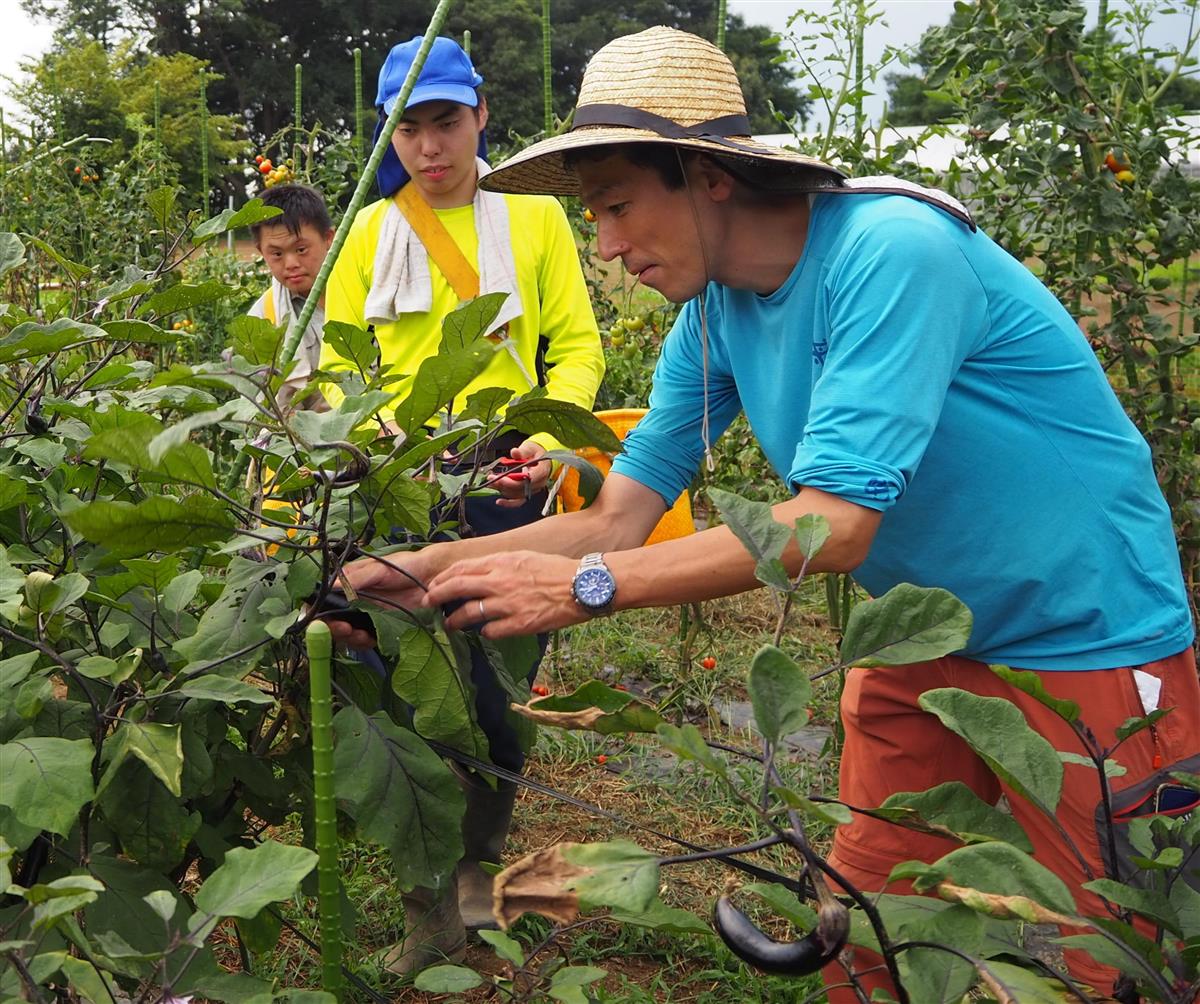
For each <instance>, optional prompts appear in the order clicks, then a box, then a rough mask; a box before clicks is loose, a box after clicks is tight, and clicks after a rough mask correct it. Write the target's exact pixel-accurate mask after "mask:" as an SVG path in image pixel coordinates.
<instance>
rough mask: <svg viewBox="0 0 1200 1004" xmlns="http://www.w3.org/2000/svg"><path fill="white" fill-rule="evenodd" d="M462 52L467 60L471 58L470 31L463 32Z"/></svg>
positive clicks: (468, 29) (467, 29)
mask: <svg viewBox="0 0 1200 1004" xmlns="http://www.w3.org/2000/svg"><path fill="white" fill-rule="evenodd" d="M463 52H465V53H466V54H467V58H468V59H470V58H471V29H470V28H466V29H464V30H463Z"/></svg>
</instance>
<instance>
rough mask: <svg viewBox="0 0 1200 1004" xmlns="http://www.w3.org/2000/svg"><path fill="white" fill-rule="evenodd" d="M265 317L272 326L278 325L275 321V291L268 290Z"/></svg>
mask: <svg viewBox="0 0 1200 1004" xmlns="http://www.w3.org/2000/svg"><path fill="white" fill-rule="evenodd" d="M263 317H265V318H266V319H267V320H268V321H270V322H271V323H272V324H275V323H277V322H276V320H275V290H274V289H268V290H267V295H266V298H265V299H264V300H263Z"/></svg>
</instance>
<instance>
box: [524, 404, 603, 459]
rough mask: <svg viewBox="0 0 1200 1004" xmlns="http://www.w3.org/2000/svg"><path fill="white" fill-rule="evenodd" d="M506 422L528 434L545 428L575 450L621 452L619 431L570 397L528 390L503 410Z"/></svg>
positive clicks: (563, 443)
mask: <svg viewBox="0 0 1200 1004" xmlns="http://www.w3.org/2000/svg"><path fill="white" fill-rule="evenodd" d="M504 422H505V424H506V425H511V426H512V427H513V428H514V429H519V430H520V431H521V432H523V433H525V434H526V435H533V434H535V433H538V432H546V433H549V434H550V435H551V436H553V437H554V438H555V439H556V440H558V441H559V442H560V443H562V445H563V446H567V447H570V448H571V449H572V450H581V449H583V448H584V447H585V446H592V447H595V448H596V449H597V450H602V451H603V452H605V453H620V452H621V441H620V440H619V439H618V438H617V434H616V433H615V432H613V431H612V429H610V428H609V427H608V426H607V425H605V424H604V423H603V422H601V421H600V419H598V418H597V417H596V416H595V415H593V414H592V413H591V412H590V411H588V410H587V409H586V408H581V407H579V405H577V404H571V403H570V402H569V401H556V400H555V399H554V398H549V397H545V396H540V395H539V396H535V395H532V394H526V395H525V396H524V397H523V398H522V399H521V400H520V401H518V402H517V403H516V404H514V405H513V406H512V407H511V408H509V409H508V411H506V412H505V413H504Z"/></svg>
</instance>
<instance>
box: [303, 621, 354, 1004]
mask: <svg viewBox="0 0 1200 1004" xmlns="http://www.w3.org/2000/svg"><path fill="white" fill-rule="evenodd" d="M304 639H305V642H306V644H307V648H308V689H309V708H310V710H311V713H312V763H313V809H314V815H315V816H316V823H317V834H316V838H317V839H316V844H317V910H318V924H319V926H320V931H321V988H322V989H323V990H324V991H325V992H326V993H327V994H332V995H333V997H334V998H335V999H336V1000H339V1001H340V1000H341V999H342V992H343V990H344V984H343V982H342V898H341V890H340V881H339V878H338V835H337V805H336V802H335V801H334V787H333V695H332V685H331V681H330V669H329V663H330V657H331V655H332V652H333V640H332V637H331V636H330V633H329V625H327V624H326V623H325V622H324V621H313V622H312V623H311V624H309V625H308V628H307V630H306V631H305V632H304Z"/></svg>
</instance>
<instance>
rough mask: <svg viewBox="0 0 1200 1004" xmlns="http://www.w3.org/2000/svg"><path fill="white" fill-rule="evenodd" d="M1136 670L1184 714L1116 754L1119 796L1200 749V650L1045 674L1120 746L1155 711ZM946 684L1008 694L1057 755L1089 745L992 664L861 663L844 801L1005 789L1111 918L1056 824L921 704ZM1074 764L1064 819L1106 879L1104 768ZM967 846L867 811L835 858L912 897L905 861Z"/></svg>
mask: <svg viewBox="0 0 1200 1004" xmlns="http://www.w3.org/2000/svg"><path fill="white" fill-rule="evenodd" d="M1134 670H1141V671H1142V672H1143V673H1148V674H1150V675H1151V676H1153V677H1156V678H1157V679H1159V680H1161V682H1162V691H1161V695H1160V697H1159V700H1158V707H1160V708H1173V709H1174V710H1173V711H1171V713H1170V714H1168V715H1166V716H1165V717H1163V718H1161V719H1160V720H1159V721H1158V722H1157V724H1156V725H1155V726H1154V727H1153V728H1151V729H1144V730H1143V731H1142V732H1140V733H1138V734H1137V735H1135V736H1133V737H1132V738H1130V739H1129V740H1127V741H1126V742H1125V743H1124V744H1123V745H1122V746H1121V748H1120V749H1119V750H1118V751H1117V752H1116V754H1115V756H1114V759H1115V760H1116V761H1117V762H1118V763H1120V764H1121V765H1122V766H1123V767H1125V768H1126V773H1125V774H1124V775H1123V776H1122V777H1119V778H1114V779H1112V782H1111V784H1112V788H1113V792H1114V799H1118V798H1119V796H1120V792H1121V791H1122V790H1125V789H1129V788H1132V787H1134V786H1137V785H1138V784H1139V783H1141V782H1145V781H1146V780H1147V779H1149V778H1151V777H1152V776H1154V775H1156V774H1161V775H1162V776H1163V780H1164V781H1166V780H1168V778H1167V777H1166V773H1167V771H1169V770H1170V769H1171V768H1172V766H1173V765H1177V764H1179V763H1180V762H1181V761H1183V760H1185V759H1187V758H1188V757H1191V756H1195V755H1196V754H1197V753H1198V752H1200V683H1198V681H1197V676H1196V660H1195V653H1194V652H1193V651H1192V649H1190V648H1189V649H1188V650H1186V651H1184V652H1180V653H1179V654H1177V655H1175V656H1172V657H1170V658H1167V659H1160V660H1158V661H1156V662H1151V663H1146V664H1144V665H1141V666H1126V667H1122V668H1119V669H1106V670H1089V671H1079V672H1071V671H1058V672H1049V671H1045V672H1040V673H1038V676H1039V677H1040V678H1041V680H1042V683H1043V685H1044V686H1045V688H1046V690H1047V691H1048V692H1049V693H1050V694H1051V695H1052V696H1053V697H1057V698H1062V699H1065V700H1071V701H1074V702H1076V703H1077V704H1078V705H1079V708H1080V720H1081V721H1082V722H1083V723H1084V724H1085V725H1087V726H1089V727H1090V728H1091V729H1092V731H1093V732H1094V733H1095V736H1096V738H1097V740H1098V741H1099V742H1100V743H1101V745H1102V746H1104V747H1111V746H1113V745H1114V744H1115V743H1116V741H1117V739H1116V730H1117V729H1118V728H1119V727H1120V726H1121V725H1122V724H1124V723H1125V721H1126V720H1128V719H1130V718H1140V717H1142V716H1143V715H1144V714H1145V711H1144V710H1143V705H1142V701H1141V699H1140V697H1139V694H1138V690H1137V687H1136V684H1135V677H1134ZM938 687H959V688H961V689H963V690H968V691H970V692H972V693H974V694H979V695H981V696H984V697H1003V698H1006V699H1008V700H1009V701H1012V702H1013V703H1014V704H1015V705H1017V707H1019V708H1020V709H1021V711H1022V712H1023V713H1024V715H1025V718H1026V720H1027V721H1028V723H1029V725H1030V727H1031V728H1032V729H1033V730H1034V731H1036V732H1038V733H1040V734H1041V735H1042V736H1044V737H1045V738H1046V739H1047V740H1049V742H1050V744H1051V745H1052V746H1053V747H1054V748H1055V749H1056V750H1059V751H1065V752H1072V753H1084V752H1085V751H1084V749H1083V746H1082V744H1081V742H1080V740H1079V738H1078V737H1077V736H1076V735H1075V733H1074V732H1073V731H1072V729H1071V728H1070V726H1069V725H1068V724H1067V723H1066V722H1065V721H1063V720H1062V719H1061V718H1060V717H1059V716H1058V715H1056V714H1055V713H1054V712H1053V711H1051V710H1050V709H1049V708H1047V707H1045V706H1044V705H1043V704H1041V703H1040V702H1038V701H1036V700H1034V699H1033V698H1032V697H1030V696H1029V695H1027V694H1025V693H1024V692H1023V691H1020V690H1018V689H1017V688H1016V687H1013V686H1012V685H1010V684H1008V683H1007V682H1005V681H1004V680H1002V679H1001V678H1000V677H998V676H996V675H995V674H994V673H992V672H991V671H990V670H989V669H988V668H987V666H985V665H984V664H983V663H979V662H975V661H973V660H971V659H964V658H962V657H959V656H947V657H946V658H943V659H936V660H934V661H932V662H925V663H915V664H913V665H908V666H889V667H883V668H878V669H875V668H872V669H864V668H855V669H852V670H850V672H849V673H848V675H847V677H846V688H845V692H844V694H843V695H842V721H843V723H844V724H845V728H846V744H845V749H844V751H843V754H842V762H841V776H840V797H841V799H842V800H843V801H844V802H846V803H847V804H849V805H853V806H858V807H863V808H874V807H876V806H878V805H880V804H881V803H882V802H883V801H884V800H885V799H886V798H887V797H888V796H889V795H891V794H893V793H895V792H898V791H924V790H926V789H928V788H932V787H934V786H936V785H939V784H942V783H944V782H946V781H961V782H963V783H964V784H966V785H967V786H968V787H970V788H971V789H972V790H973V791H974V792H975V793H976V794H977V795H978V796H979V797H980V798H982V799H983V800H984V801H986V802H988V803H992V804H994V803H995V802H996V801H997V800H998V798H999V797H1000V795H1001V794H1004V795H1006V796H1007V798H1008V803H1009V805H1010V806H1011V808H1012V814H1013V816H1014V818H1015V819H1016V821H1017V822H1018V823H1019V824H1020V825H1021V826H1022V827H1023V828H1024V830H1025V832H1026V833H1027V834H1028V835H1029V839H1030V841H1031V842H1032V843H1033V848H1034V857H1035V858H1036V859H1037V860H1038V861H1039V862H1040V863H1041V864H1043V865H1045V866H1046V867H1047V868H1049V869H1050V870H1051V871H1053V872H1054V873H1055V874H1056V875H1058V876H1059V877H1060V878H1061V879H1062V880H1063V881H1064V882H1066V883H1067V886H1068V888H1070V890H1071V893H1072V895H1073V896H1074V897H1075V902H1076V905H1077V907H1078V912H1079V913H1080V914H1084V915H1088V914H1090V915H1092V916H1107V915H1108V914H1107V913H1106V912H1105V909H1104V906H1103V905H1102V903H1101V900H1100V899H1099V897H1097V896H1096V895H1095V894H1094V893H1091V892H1088V891H1086V890H1084V889H1081V888H1080V886H1081V883H1083V882H1085V881H1087V877H1086V875H1085V874H1084V872H1083V869H1082V867H1081V866H1080V864H1079V861H1078V859H1077V858H1076V857H1075V855H1074V854H1073V853H1072V852H1071V850H1070V849H1069V848H1068V847H1067V846H1066V844H1065V842H1064V841H1063V839H1062V837H1061V835H1060V834H1059V832H1058V831H1057V830H1056V829H1055V827H1054V826H1053V824H1052V823H1051V821H1050V820H1048V819H1047V818H1046V817H1045V816H1044V815H1043V814H1042V813H1041V812H1040V811H1039V810H1037V809H1036V808H1034V807H1033V806H1032V805H1030V804H1029V803H1028V802H1026V801H1025V800H1024V799H1023V798H1021V796H1020V795H1018V794H1016V793H1015V792H1013V791H1011V790H1008V789H1007V788H1006V786H1004V785H1002V784H1001V783H1000V781H999V779H997V777H996V776H995V775H994V774H993V773H992V772H991V771H990V770H989V769H988V767H987V766H986V764H984V762H983V761H982V760H981V759H980V758H979V757H978V756H977V755H976V754H975V753H974V752H973V751H972V750H971V748H970V747H969V746H968V745H967V744H966V742H964V741H963V740H962V739H961V738H959V736H957V735H956V734H955V733H953V732H951V731H950V730H949V729H947V728H945V727H944V726H943V725H942V723H941V722H940V721H939V720H938V719H937V718H936V717H935V716H934V715H932V714H929V713H928V712H926V711H924V710H923V709H922V708H921V707H920V705H919V704H918V703H917V699H918V697H920V695H921V694H922V693H923V692H924V691H926V690H932V689H935V688H938ZM1064 767H1065V770H1064V777H1063V789H1062V798H1061V801H1060V802H1059V806H1058V812H1057V817H1058V822H1059V823H1060V824H1061V825H1062V826H1063V828H1064V829H1065V830H1066V832H1067V833H1068V834H1070V836H1071V838H1072V840H1074V842H1075V844H1076V846H1077V847H1078V848H1079V850H1080V852H1081V853H1082V855H1083V857H1084V858H1085V859H1086V860H1087V861H1088V863H1089V865H1090V866H1091V868H1092V870H1093V871H1094V873H1095V877H1097V878H1100V877H1103V876H1104V874H1105V866H1104V863H1103V856H1102V853H1101V850H1100V843H1099V838H1098V833H1097V825H1096V808H1097V805H1098V803H1099V802H1100V787H1099V781H1098V775H1097V772H1096V771H1095V770H1094V769H1092V768H1090V767H1084V766H1081V765H1077V764H1070V763H1068V764H1065V765H1064ZM1176 769H1179V768H1178V767H1176ZM958 846H961V845H959V844H957V843H956V842H954V841H952V840H949V839H945V838H942V837H937V836H932V835H927V834H923V833H917V832H916V831H914V830H909V829H905V828H903V827H900V826H896V825H893V824H891V823H887V822H883V821H882V820H878V819H872V818H870V817H868V816H863V815H859V814H857V813H856V814H855V815H854V819H853V821H852V822H850V823H848V824H846V825H844V826H841V827H839V828H838V830H837V833H836V835H835V837H834V843H833V852H832V854H831V855H830V858H829V860H830V863H831V864H832V865H833V866H834V867H835V868H836V869H837V870H838V871H839V872H841V873H842V874H843V875H844V876H845V877H846V878H847V880H849V881H850V882H853V883H854V884H855V885H856V886H858V888H859V889H862V890H863V891H869V892H875V891H881V890H883V889H884V887H885V885H886V886H887V891H888V892H893V893H901V894H904V893H910V892H911V891H912V890H911V886H910V885H909V884H908V883H900V882H896V883H892V884H890V885H888V884H887V876H888V874H889V873H890V872H891V869H892V867H893V866H894V865H896V864H898V863H899V862H901V861H909V860H914V859H915V860H921V861H925V862H933V861H936V860H937V859H938V858H940V857H942V856H943V855H945V854H948V853H949V852H950V851H952V850H954V849H955V848H956V847H958ZM1075 933H1079V932H1075ZM1066 961H1067V965H1068V968H1069V969H1070V971H1071V974H1072V976H1073V977H1074V978H1076V979H1077V980H1078V981H1079V982H1081V983H1086V984H1088V985H1089V986H1092V987H1094V988H1095V989H1096V990H1097V991H1098V992H1100V993H1101V994H1105V995H1107V994H1109V993H1111V987H1112V983H1113V980H1114V978H1115V977H1116V973H1115V972H1114V970H1112V969H1109V968H1106V967H1104V966H1101V965H1100V964H1099V963H1097V962H1095V961H1094V960H1093V959H1092V958H1091V957H1090V956H1088V955H1086V954H1084V953H1083V952H1079V951H1073V952H1068V953H1067V954H1066ZM881 963H882V960H881V959H880V958H879V956H878V955H875V954H874V953H872V952H866V951H864V950H861V949H856V950H855V951H854V963H853V964H854V968H855V969H856V970H861V969H868V968H872V967H874V966H880V965H881ZM824 976H825V980H826V982H827V983H829V984H835V983H839V982H845V980H846V974H845V972H844V970H843V969H842V968H841V966H840V965H838V964H836V963H835V964H832V965H830V966H829V967H827V968H826V970H825V973H824ZM862 982H863V984H864V985H865V987H866V992H867V996H870V994H871V990H872V989H874V988H875V987H884V988H886V989H889V990H892V985H891V982H890V980H889V979H888V978H887V974H886V972H883V971H882V970H879V971H876V972H873V973H871V974H870V975H869V976H867V977H864V978H863V980H862ZM892 992H894V991H892ZM855 1000H857V998H856V997H855V996H854V994H853V992H852V991H851V990H849V989H845V988H843V989H832V990H831V991H830V993H829V1002H830V1004H851V1002H853V1001H855Z"/></svg>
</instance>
